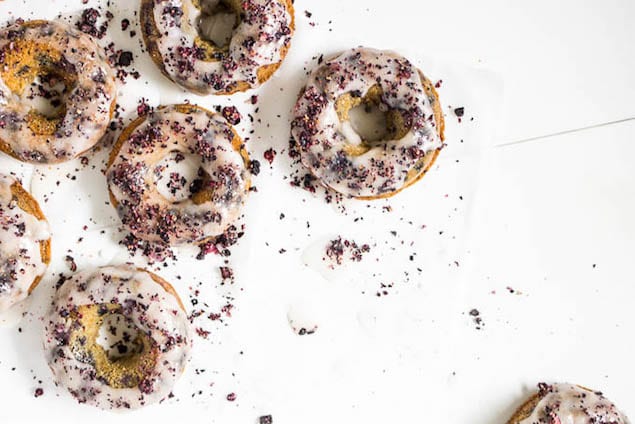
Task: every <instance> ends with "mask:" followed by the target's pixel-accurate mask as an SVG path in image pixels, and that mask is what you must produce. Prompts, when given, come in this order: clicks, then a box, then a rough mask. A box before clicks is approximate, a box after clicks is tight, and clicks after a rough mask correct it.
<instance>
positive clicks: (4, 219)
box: [0, 174, 51, 312]
mask: <svg viewBox="0 0 635 424" xmlns="http://www.w3.org/2000/svg"><path fill="white" fill-rule="evenodd" d="M50 262H51V235H50V231H49V226H48V222H47V221H46V218H45V217H44V214H43V213H42V210H41V209H40V206H39V204H38V202H37V200H35V199H34V198H33V197H32V196H31V194H29V192H27V191H26V190H25V189H24V188H23V187H22V185H21V184H20V182H19V181H18V180H17V179H15V178H14V177H11V176H8V175H3V174H0V312H3V311H6V310H7V309H9V308H10V307H11V306H13V305H15V304H16V303H18V302H20V301H22V300H24V299H25V298H26V297H27V296H28V295H29V294H31V292H32V291H33V290H34V289H35V287H37V285H38V284H39V282H40V281H41V279H42V276H43V275H44V272H45V271H46V269H47V267H48V265H49V263H50Z"/></svg>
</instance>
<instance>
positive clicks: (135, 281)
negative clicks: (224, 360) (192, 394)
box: [44, 266, 192, 409]
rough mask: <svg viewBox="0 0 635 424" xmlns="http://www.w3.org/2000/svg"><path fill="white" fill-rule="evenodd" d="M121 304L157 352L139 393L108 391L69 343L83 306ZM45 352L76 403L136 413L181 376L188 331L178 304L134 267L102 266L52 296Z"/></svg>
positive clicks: (165, 392) (188, 346)
mask: <svg viewBox="0 0 635 424" xmlns="http://www.w3.org/2000/svg"><path fill="white" fill-rule="evenodd" d="M102 304H117V305H121V306H122V308H121V312H120V313H121V314H122V315H124V316H125V317H126V318H128V319H129V320H130V321H131V322H132V323H133V324H134V325H135V326H136V327H137V329H139V330H140V331H141V332H143V333H145V334H147V335H148V336H149V337H150V338H151V339H152V340H154V342H155V343H156V345H157V346H158V347H159V349H158V351H159V356H158V358H157V361H156V364H155V367H154V369H153V370H152V373H151V375H148V376H146V380H145V381H144V385H143V390H141V389H140V388H138V387H135V388H112V387H110V386H109V385H108V384H106V383H105V382H102V381H100V380H99V379H97V378H96V377H95V369H94V367H93V365H92V364H91V363H90V360H87V359H86V358H84V357H76V355H75V354H74V352H73V350H72V347H71V345H70V343H69V340H70V338H71V333H72V332H73V331H74V330H75V329H77V328H78V325H77V322H76V321H74V320H73V319H71V316H72V314H73V312H74V311H77V308H78V307H80V306H85V305H102ZM45 323H46V324H45V325H46V328H45V340H44V348H45V351H46V355H47V360H48V363H49V366H50V368H51V370H52V371H53V374H54V376H55V380H56V382H57V383H58V384H60V385H61V386H63V387H65V388H66V389H68V391H69V392H70V393H71V394H72V395H73V396H74V397H75V398H76V399H77V400H78V401H79V402H80V403H88V404H90V405H94V406H97V407H99V408H102V409H136V408H139V407H142V406H144V405H149V404H152V403H155V402H157V401H159V400H161V399H164V398H165V397H166V396H167V395H168V394H169V393H170V391H171V390H172V388H173V386H174V384H175V382H176V381H177V379H178V378H179V377H180V376H181V374H182V373H183V370H184V368H185V365H186V363H187V361H188V360H189V357H190V350H191V344H192V330H191V327H190V323H189V321H188V319H187V316H186V314H185V312H184V311H183V310H182V309H181V306H180V304H179V302H178V300H177V299H176V298H175V297H174V296H173V295H172V294H170V293H168V292H166V291H165V290H164V288H163V287H162V286H161V285H160V284H158V283H157V282H155V281H154V280H153V279H152V277H151V276H150V274H148V273H147V272H145V271H140V270H137V269H135V268H131V267H127V266H123V267H105V268H101V269H97V270H95V271H92V272H82V273H78V274H75V275H74V276H73V277H71V278H70V279H69V280H66V281H65V282H64V283H63V284H62V286H61V287H60V288H59V289H58V290H57V292H56V293H55V297H54V299H53V303H52V307H51V310H50V312H49V315H48V317H47V318H46V321H45Z"/></svg>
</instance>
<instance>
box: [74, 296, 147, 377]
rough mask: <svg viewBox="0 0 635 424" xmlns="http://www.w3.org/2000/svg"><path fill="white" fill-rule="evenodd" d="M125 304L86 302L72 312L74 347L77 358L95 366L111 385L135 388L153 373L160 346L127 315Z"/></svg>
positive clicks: (96, 372) (97, 371) (96, 373)
mask: <svg viewBox="0 0 635 424" xmlns="http://www.w3.org/2000/svg"><path fill="white" fill-rule="evenodd" d="M125 309H126V307H125V306H121V305H117V304H98V305H85V306H80V307H79V308H77V311H76V312H74V313H73V314H72V318H73V320H74V321H75V325H74V326H73V330H72V332H71V335H70V346H71V351H72V352H73V355H74V356H75V359H77V360H78V361H79V362H82V363H85V364H88V365H91V366H92V368H93V369H94V371H95V375H96V378H97V379H99V380H100V381H102V382H104V383H106V384H108V385H109V386H110V387H113V388H117V389H122V388H133V387H137V386H139V385H140V384H143V383H144V381H145V380H146V378H147V377H148V376H149V375H151V373H152V370H153V369H154V367H155V365H156V361H157V357H158V346H157V345H156V343H155V342H154V340H152V338H150V336H148V335H147V334H146V333H145V332H144V331H142V330H141V329H139V328H138V327H137V326H136V325H135V324H134V322H133V321H132V320H131V319H130V318H128V316H126V314H125V313H124V310H125Z"/></svg>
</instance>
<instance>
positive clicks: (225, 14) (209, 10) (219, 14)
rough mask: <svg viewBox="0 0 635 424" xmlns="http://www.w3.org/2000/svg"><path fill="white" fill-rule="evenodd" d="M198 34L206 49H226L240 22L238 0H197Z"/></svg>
mask: <svg viewBox="0 0 635 424" xmlns="http://www.w3.org/2000/svg"><path fill="white" fill-rule="evenodd" d="M198 8H199V10H200V11H201V14H200V16H199V17H198V22H197V25H198V34H199V37H200V38H201V40H202V41H203V42H205V44H207V47H211V48H208V49H207V50H212V51H227V50H228V49H229V43H230V41H231V39H232V36H233V34H234V30H235V29H236V27H237V26H238V24H239V22H240V2H237V1H230V0H198Z"/></svg>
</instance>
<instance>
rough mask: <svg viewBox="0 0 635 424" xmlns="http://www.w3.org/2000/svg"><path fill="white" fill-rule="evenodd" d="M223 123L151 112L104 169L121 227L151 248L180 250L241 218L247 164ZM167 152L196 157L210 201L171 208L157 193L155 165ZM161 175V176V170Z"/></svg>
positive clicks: (211, 117) (199, 115)
mask: <svg viewBox="0 0 635 424" xmlns="http://www.w3.org/2000/svg"><path fill="white" fill-rule="evenodd" d="M233 138H234V133H233V132H232V128H231V126H230V125H229V124H228V123H227V122H226V121H225V119H224V118H223V117H222V116H220V115H217V114H211V113H209V112H207V111H205V110H202V109H191V111H189V113H187V114H186V113H183V112H181V111H178V110H176V109H175V106H167V107H164V108H160V109H158V110H157V111H154V112H152V113H151V114H149V116H147V118H146V120H145V121H144V122H143V123H142V124H141V125H139V126H138V127H137V128H136V129H135V130H134V131H133V132H132V134H131V135H130V137H128V139H127V140H125V142H124V143H123V144H122V146H121V148H120V150H119V154H118V155H117V158H116V159H115V160H114V162H113V163H112V164H111V166H110V167H109V168H108V172H107V177H108V184H109V187H110V191H111V193H112V194H113V196H114V197H115V199H116V200H117V202H118V207H117V209H118V211H119V215H120V216H121V219H122V221H123V223H124V225H125V226H126V227H127V228H128V230H129V231H130V232H131V233H133V234H134V235H135V236H137V237H139V238H141V239H144V240H148V241H151V242H157V243H163V244H170V245H174V244H180V243H187V242H195V241H199V240H201V239H204V238H207V237H212V236H218V235H220V234H222V233H223V232H224V231H225V230H226V229H227V228H228V227H229V226H230V225H231V224H232V223H234V222H235V221H236V220H237V219H238V217H239V216H240V213H241V210H242V206H243V204H244V202H245V197H246V193H247V189H248V184H249V177H248V173H247V169H246V166H245V160H244V158H243V157H242V156H241V154H240V153H239V152H238V151H236V150H235V149H234V147H233V146H232V140H233ZM171 152H181V153H183V154H190V155H195V156H196V157H198V158H200V168H201V169H202V170H203V171H204V172H205V173H206V174H207V175H208V176H209V180H210V181H209V182H208V183H207V188H212V189H213V195H212V196H211V199H209V200H208V201H206V202H204V203H200V204H196V203H195V202H194V201H193V200H192V199H191V198H188V199H186V200H183V201H180V202H172V201H169V200H168V199H166V198H165V197H163V196H161V194H160V193H159V192H158V190H157V185H156V176H155V174H154V173H155V172H157V167H156V166H154V165H155V164H157V163H158V162H159V161H161V159H162V158H163V157H165V156H166V155H168V154H170V153H171ZM159 172H160V170H159Z"/></svg>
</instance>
